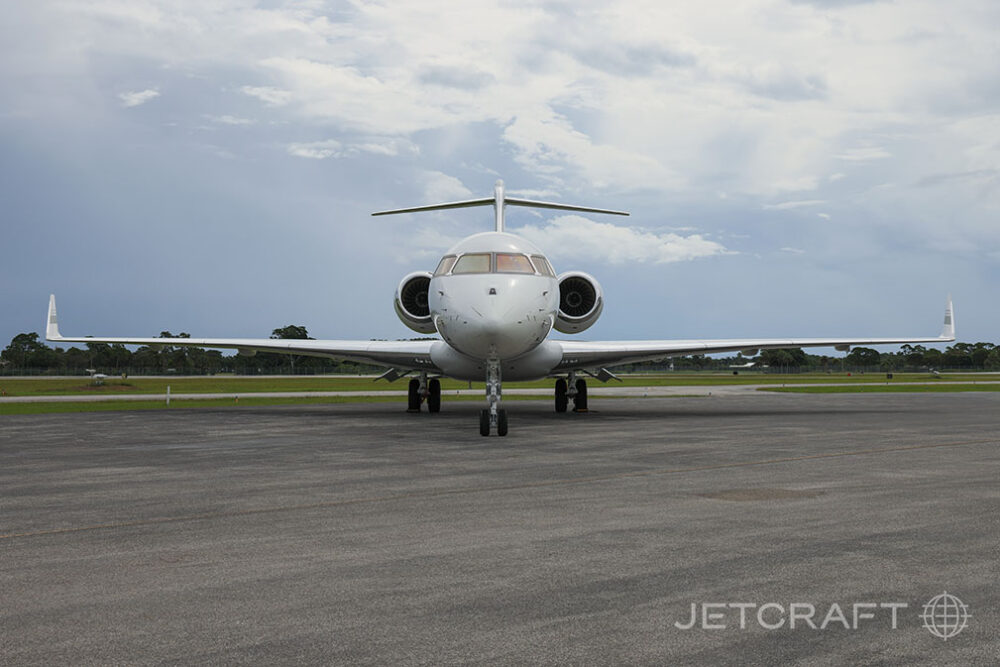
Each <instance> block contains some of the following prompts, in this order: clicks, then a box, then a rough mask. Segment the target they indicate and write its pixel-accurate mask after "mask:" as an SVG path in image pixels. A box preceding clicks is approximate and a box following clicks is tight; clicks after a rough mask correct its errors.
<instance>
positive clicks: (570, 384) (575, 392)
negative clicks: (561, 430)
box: [556, 373, 587, 412]
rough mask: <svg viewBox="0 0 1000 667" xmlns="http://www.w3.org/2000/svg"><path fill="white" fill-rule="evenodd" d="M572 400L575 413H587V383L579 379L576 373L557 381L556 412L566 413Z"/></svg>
mask: <svg viewBox="0 0 1000 667" xmlns="http://www.w3.org/2000/svg"><path fill="white" fill-rule="evenodd" d="M570 399H572V400H573V412H587V381H586V380H584V379H583V378H577V377H576V373H570V374H569V377H568V378H565V379H564V378H559V379H558V380H556V412H566V408H568V407H569V401H570Z"/></svg>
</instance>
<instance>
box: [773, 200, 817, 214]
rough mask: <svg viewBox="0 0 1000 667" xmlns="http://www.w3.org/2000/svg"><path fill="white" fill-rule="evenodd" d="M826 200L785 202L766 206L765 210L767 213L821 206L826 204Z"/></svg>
mask: <svg viewBox="0 0 1000 667" xmlns="http://www.w3.org/2000/svg"><path fill="white" fill-rule="evenodd" d="M825 203H826V200H825V199H803V200H800V201H783V202H781V203H779V204H764V210H766V211H772V210H773V211H787V210H791V209H793V208H802V207H804V206H819V205H820V204H825Z"/></svg>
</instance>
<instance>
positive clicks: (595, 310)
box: [554, 271, 604, 334]
mask: <svg viewBox="0 0 1000 667" xmlns="http://www.w3.org/2000/svg"><path fill="white" fill-rule="evenodd" d="M603 309H604V292H602V291H601V285H600V283H598V282H597V280H596V279H595V278H594V277H593V276H591V275H589V274H586V273H584V272H582V271H569V272H567V273H563V274H561V275H560V276H559V314H558V315H557V316H556V321H555V325H554V327H555V330H556V331H559V332H561V333H566V334H571V333H579V332H581V331H584V330H586V329H589V328H590V327H591V325H593V324H594V322H596V321H597V318H598V317H600V316H601V311H602V310H603Z"/></svg>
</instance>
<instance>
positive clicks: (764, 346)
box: [557, 296, 955, 370]
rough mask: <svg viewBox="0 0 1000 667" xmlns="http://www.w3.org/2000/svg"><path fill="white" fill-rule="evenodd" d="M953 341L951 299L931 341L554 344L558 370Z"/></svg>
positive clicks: (913, 339)
mask: <svg viewBox="0 0 1000 667" xmlns="http://www.w3.org/2000/svg"><path fill="white" fill-rule="evenodd" d="M954 340H955V316H954V309H953V308H952V303H951V297H950V296H949V297H948V304H947V306H946V308H945V313H944V328H943V329H942V330H941V335H939V336H937V337H934V338H787V339H783V338H747V339H716V340H640V341H594V342H582V341H563V340H561V341H557V342H558V343H559V345H561V346H562V350H563V359H562V362H561V363H560V364H559V367H558V369H557V370H570V369H584V368H588V369H589V368H599V367H605V366H617V365H620V364H632V363H638V362H642V361H656V360H657V359H665V358H667V357H676V356H681V355H686V354H714V353H717V352H736V351H744V352H749V353H751V354H756V353H757V351H759V350H774V349H781V348H794V347H835V348H838V349H842V350H846V349H847V348H849V347H855V346H858V345H904V344H911V345H913V344H916V343H950V342H952V341H954Z"/></svg>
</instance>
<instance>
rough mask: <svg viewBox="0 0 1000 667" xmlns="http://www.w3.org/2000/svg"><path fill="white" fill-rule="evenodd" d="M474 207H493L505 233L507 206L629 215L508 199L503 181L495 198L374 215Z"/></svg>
mask: <svg viewBox="0 0 1000 667" xmlns="http://www.w3.org/2000/svg"><path fill="white" fill-rule="evenodd" d="M472 206H492V207H493V209H494V211H495V216H496V230H497V231H498V232H502V231H503V226H504V208H505V207H506V206H527V207H529V208H548V209H555V210H559V211H579V212H583V213H604V214H607V215H628V213H627V212H626V211H613V210H611V209H607V208H593V207H591V206H577V205H575V204H560V203H558V202H551V201H537V200H534V199H519V198H516V197H508V196H506V195H505V194H504V187H503V181H497V182H496V185H495V186H494V187H493V196H492V197H486V198H483V199H466V200H464V201H453V202H447V203H444V204H429V205H427V206H410V207H407V208H394V209H390V210H388V211H376V212H375V213H372V215H393V214H395V213H419V212H421V211H444V210H447V209H452V208H469V207H472Z"/></svg>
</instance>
